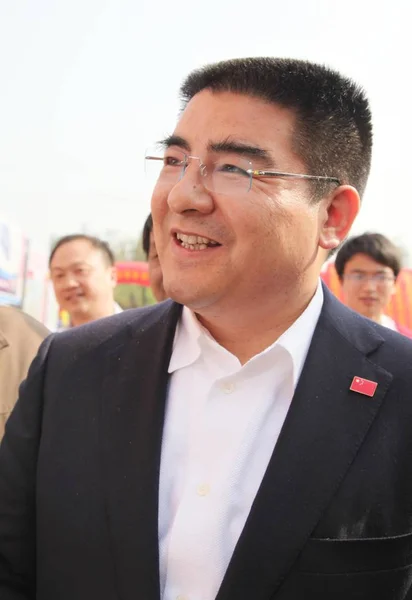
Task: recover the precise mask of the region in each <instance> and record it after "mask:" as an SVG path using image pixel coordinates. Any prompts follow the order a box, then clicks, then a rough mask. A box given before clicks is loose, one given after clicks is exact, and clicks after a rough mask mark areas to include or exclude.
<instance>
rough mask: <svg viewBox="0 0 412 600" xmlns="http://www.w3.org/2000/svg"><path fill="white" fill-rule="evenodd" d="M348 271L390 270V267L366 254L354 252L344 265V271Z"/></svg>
mask: <svg viewBox="0 0 412 600" xmlns="http://www.w3.org/2000/svg"><path fill="white" fill-rule="evenodd" d="M349 271H367V272H372V273H374V272H378V271H385V272H386V271H389V272H390V273H391V272H392V269H391V268H390V267H387V266H386V265H383V264H382V263H379V262H378V261H376V260H375V259H373V258H372V257H371V256H368V254H361V253H359V254H354V255H353V256H352V258H351V259H350V260H348V262H347V263H346V265H345V272H346V273H348V272H349Z"/></svg>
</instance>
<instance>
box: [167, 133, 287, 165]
mask: <svg viewBox="0 0 412 600" xmlns="http://www.w3.org/2000/svg"><path fill="white" fill-rule="evenodd" d="M159 144H160V145H161V146H162V148H170V146H178V147H179V148H182V149H183V150H185V151H186V152H190V151H191V147H190V144H189V142H188V141H187V140H185V138H183V137H182V136H180V135H174V134H173V135H170V136H168V137H166V138H165V139H164V140H161V141H160V142H159ZM207 150H208V152H215V153H217V154H223V153H225V152H229V153H232V154H237V155H238V156H244V157H245V158H250V159H251V160H253V159H256V158H258V159H259V161H260V162H262V163H263V165H264V166H265V167H267V168H272V169H273V168H275V162H274V160H273V158H272V156H271V155H270V153H269V152H268V150H265V149H264V148H261V147H260V146H254V145H252V144H245V143H243V142H239V141H236V140H231V139H230V138H227V139H226V140H222V141H221V142H209V143H208V145H207Z"/></svg>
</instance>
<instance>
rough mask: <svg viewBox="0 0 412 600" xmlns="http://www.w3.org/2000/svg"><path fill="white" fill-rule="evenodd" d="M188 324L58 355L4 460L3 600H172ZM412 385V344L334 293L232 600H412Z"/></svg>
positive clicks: (0, 457) (153, 317) (157, 317)
mask: <svg viewBox="0 0 412 600" xmlns="http://www.w3.org/2000/svg"><path fill="white" fill-rule="evenodd" d="M180 311H181V307H180V306H179V305H177V304H174V303H172V302H170V301H169V302H165V303H162V304H160V305H157V306H155V307H151V308H147V309H142V310H133V311H127V312H125V313H123V314H121V315H116V316H114V317H111V318H109V319H104V320H101V321H98V322H96V323H93V324H90V325H87V326H84V327H81V328H77V329H73V330H70V331H68V332H66V333H61V334H58V335H55V336H51V337H50V338H48V339H47V340H46V341H45V342H44V344H43V346H42V348H41V350H40V353H39V356H38V358H37V359H36V361H35V363H34V364H33V366H32V368H31V372H30V374H29V377H28V380H27V381H26V383H25V384H24V385H23V387H22V389H21V395H20V399H19V401H18V403H17V406H16V408H15V410H14V412H13V414H12V416H11V417H10V419H9V422H8V425H7V428H6V435H5V438H4V440H3V443H2V446H1V449H0V598H1V600H28V599H30V600H34V599H35V598H37V600H159V573H158V570H159V566H158V535H157V523H158V478H159V464H160V451H161V438H162V428H163V419H164V407H165V400H166V394H167V382H168V375H167V367H168V363H169V358H170V355H171V351H172V346H173V338H174V332H175V326H176V322H177V320H178V318H179V315H180ZM411 367H412V342H411V341H410V340H408V339H406V338H404V337H401V336H400V335H398V334H396V333H394V332H392V331H389V330H388V329H384V328H382V327H379V326H378V325H375V324H373V323H372V322H370V321H367V320H365V319H363V318H362V317H360V316H358V315H356V314H355V313H352V312H351V311H349V310H348V309H346V308H345V307H344V306H342V305H341V304H340V303H339V302H338V301H337V300H336V299H334V298H333V297H332V296H331V295H330V294H329V293H328V292H327V291H326V290H325V302H324V307H323V310H322V313H321V316H320V320H319V323H318V325H317V328H316V331H315V334H314V337H313V341H312V344H311V346H310V350H309V354H308V357H307V360H306V363H305V366H304V369H303V372H302V375H301V377H300V380H299V383H298V386H297V389H296V393H295V396H294V398H293V401H292V405H291V408H290V410H289V413H288V415H287V418H286V421H285V424H284V427H283V429H282V432H281V435H280V437H279V440H278V443H277V445H276V448H275V450H274V452H273V455H272V458H271V460H270V463H269V466H268V469H267V472H266V474H265V476H264V479H263V481H262V484H261V486H260V489H259V491H258V494H257V496H256V499H255V501H254V504H253V506H252V509H251V512H250V515H249V517H248V520H247V522H246V525H245V528H244V530H243V532H242V534H241V537H240V539H239V542H238V544H237V546H236V548H235V551H234V554H233V557H232V560H231V562H230V564H229V567H228V570H227V572H226V575H225V577H224V580H223V582H222V585H221V588H220V591H219V594H218V596H217V598H218V600H300V599H302V600H307V599H309V600H312V599H313V600H348V599H352V598H353V599H358V600H361V599H362V600H366V599H368V600H369V599H370V600H372V599H373V600H401V599H409V600H410V599H411V598H412V591H411V590H412V566H411V565H412V477H411V467H412V393H411V391H412V368H411ZM354 376H359V377H363V378H365V379H369V380H372V381H375V382H377V384H378V387H377V390H376V393H375V394H374V396H373V397H368V396H364V395H362V394H359V393H356V392H353V391H350V389H349V388H350V386H351V382H352V379H353V377H354ZM192 399H193V398H191V400H192ZM251 401H253V399H251ZM36 594H37V595H36Z"/></svg>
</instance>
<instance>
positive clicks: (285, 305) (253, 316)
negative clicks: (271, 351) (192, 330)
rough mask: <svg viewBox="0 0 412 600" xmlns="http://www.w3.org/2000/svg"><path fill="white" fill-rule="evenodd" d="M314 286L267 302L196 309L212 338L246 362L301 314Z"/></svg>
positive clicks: (198, 316)
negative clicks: (243, 305)
mask: <svg viewBox="0 0 412 600" xmlns="http://www.w3.org/2000/svg"><path fill="white" fill-rule="evenodd" d="M316 285H317V284H316ZM316 285H315V286H311V287H308V288H307V289H301V290H299V291H296V290H294V291H293V293H290V294H285V295H283V296H282V297H280V298H271V299H270V301H269V302H267V303H266V304H264V303H261V302H260V301H259V302H255V303H253V302H249V303H248V304H247V306H246V307H245V309H244V310H240V309H239V308H237V309H233V308H232V309H231V310H228V311H223V310H222V311H219V310H216V309H214V307H211V308H210V310H201V311H199V312H197V311H195V312H196V316H197V318H198V319H199V321H200V322H201V323H202V325H203V326H204V327H205V328H206V329H207V330H208V331H209V333H210V334H211V335H212V336H213V337H214V339H215V340H216V341H217V342H218V343H219V344H220V345H221V346H223V347H224V348H226V350H228V351H229V352H231V354H233V355H235V356H236V357H237V358H238V359H239V361H240V363H241V364H245V363H246V362H247V361H248V360H250V359H251V358H252V357H253V356H256V354H259V353H260V352H263V350H265V349H266V348H268V347H269V346H271V345H272V344H273V343H274V342H275V341H276V340H277V339H278V338H279V337H280V336H281V335H282V334H283V333H284V332H285V331H286V330H287V329H289V327H290V326H291V325H292V324H293V323H294V322H295V321H296V320H297V319H298V318H299V317H300V315H301V314H302V313H303V311H304V310H305V309H306V307H307V306H308V304H309V302H310V301H311V300H312V298H313V296H314V294H315V292H316Z"/></svg>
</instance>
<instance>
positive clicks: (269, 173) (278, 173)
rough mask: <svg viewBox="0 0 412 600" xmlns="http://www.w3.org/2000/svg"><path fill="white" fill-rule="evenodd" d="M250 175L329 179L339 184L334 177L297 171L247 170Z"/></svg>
mask: <svg viewBox="0 0 412 600" xmlns="http://www.w3.org/2000/svg"><path fill="white" fill-rule="evenodd" d="M249 172H250V174H251V175H252V177H290V178H291V179H292V178H293V179H310V180H312V181H313V180H316V181H331V182H334V183H336V184H337V185H341V183H340V181H339V179H337V178H336V177H327V176H324V175H304V174H298V173H283V172H281V171H252V170H251V171H249Z"/></svg>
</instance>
